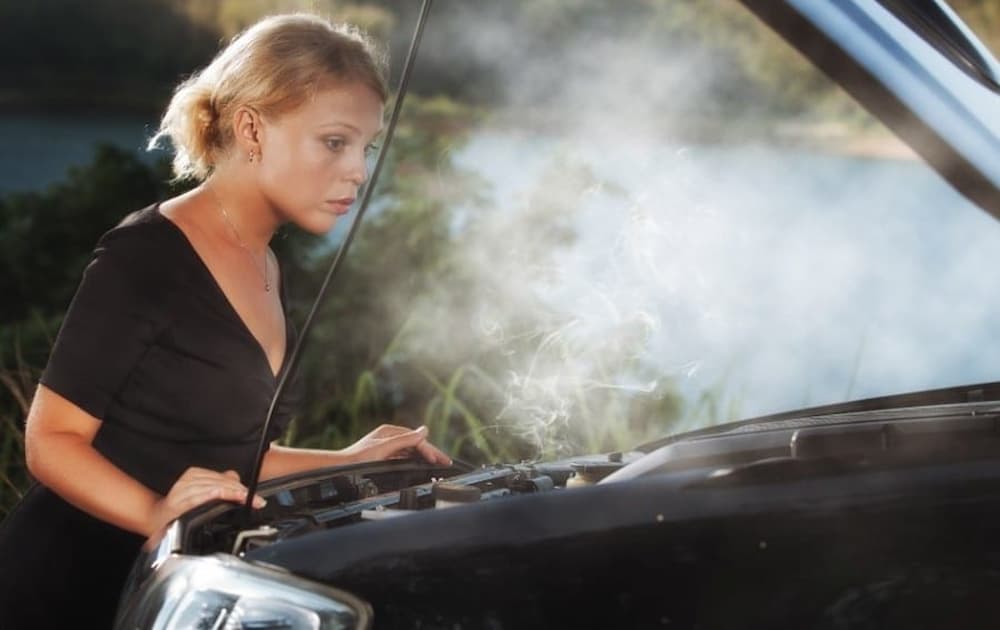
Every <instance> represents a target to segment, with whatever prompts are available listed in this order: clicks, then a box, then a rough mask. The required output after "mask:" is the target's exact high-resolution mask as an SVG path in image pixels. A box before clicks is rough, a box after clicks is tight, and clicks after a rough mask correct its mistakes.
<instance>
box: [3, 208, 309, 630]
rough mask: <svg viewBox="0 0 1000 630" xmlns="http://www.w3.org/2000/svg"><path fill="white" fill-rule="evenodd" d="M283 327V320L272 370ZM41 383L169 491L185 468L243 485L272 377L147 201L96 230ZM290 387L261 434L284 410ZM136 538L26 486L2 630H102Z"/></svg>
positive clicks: (285, 418) (188, 249)
mask: <svg viewBox="0 0 1000 630" xmlns="http://www.w3.org/2000/svg"><path fill="white" fill-rule="evenodd" d="M284 293H285V291H284V282H282V296H281V298H282V304H283V305H284V304H285V295H284ZM286 321H288V318H287V317H286ZM293 337H294V331H293V329H292V327H291V325H290V324H289V325H287V326H286V342H287V343H286V352H285V363H286V365H282V368H281V370H282V371H283V370H284V369H285V368H286V366H287V360H288V355H289V353H290V351H291V348H292V341H293ZM279 376H280V372H279ZM41 382H42V383H44V384H45V385H46V386H47V387H49V388H50V389H52V390H53V391H55V392H57V393H58V394H60V395H62V396H63V397H65V398H66V399H68V400H70V401H71V402H73V403H75V404H76V405H77V406H79V407H80V408H82V409H84V410H85V411H86V412H88V413H89V414H91V415H92V416H95V417H97V418H100V419H101V420H102V422H101V426H100V428H99V429H98V432H97V435H96V436H95V438H94V441H93V445H94V448H95V449H96V450H97V451H98V452H100V453H102V454H103V455H104V456H105V457H107V458H108V459H109V460H110V461H111V462H112V463H114V464H115V465H117V466H118V467H119V468H121V469H122V470H123V471H125V472H126V473H128V474H129V475H131V476H132V477H134V478H136V479H137V480H139V481H140V482H141V483H143V484H145V485H146V486H148V487H149V488H151V489H152V490H154V491H155V492H158V493H160V494H166V493H167V491H168V490H169V489H170V487H171V486H172V485H173V483H174V481H176V479H177V478H178V477H179V476H180V475H181V473H183V472H184V470H186V469H187V468H188V467H190V466H200V467H203V468H209V469H213V470H219V471H222V470H227V469H233V470H236V471H237V472H239V473H240V478H241V480H242V481H244V482H246V481H247V478H248V476H249V475H250V473H251V469H252V467H253V459H254V455H255V452H256V446H257V442H258V440H259V437H260V430H261V429H262V427H263V421H264V418H265V416H266V414H267V409H268V405H269V404H270V401H271V397H272V395H273V393H274V391H275V388H276V386H277V382H278V377H276V376H275V375H274V373H273V372H272V371H271V366H270V364H269V362H268V359H267V355H266V354H265V352H264V349H263V348H262V347H261V345H260V344H259V342H258V341H257V340H256V338H255V337H254V336H253V334H252V333H251V332H250V330H249V329H248V328H247V327H246V325H245V324H244V322H243V320H242V319H241V318H240V316H239V315H238V314H237V312H236V310H235V309H234V308H233V307H232V305H231V304H230V302H229V301H228V299H227V298H226V296H225V294H224V293H223V292H222V289H221V288H220V287H219V285H218V284H217V283H216V281H215V279H214V278H213V276H212V275H211V272H210V271H209V270H208V267H206V266H205V264H204V262H203V261H202V259H201V258H200V257H199V255H198V254H197V252H196V251H195V250H194V248H193V247H192V246H191V244H190V242H189V241H188V240H187V237H186V236H185V235H184V233H183V232H182V231H181V230H180V228H178V227H177V226H176V225H175V224H174V223H173V222H171V221H170V220H169V219H167V218H166V217H165V216H163V215H162V214H161V213H160V211H159V204H155V205H152V206H149V207H147V208H144V209H142V210H139V211H138V212H134V213H132V214H131V215H129V216H128V217H127V218H126V219H125V220H123V221H122V223H121V224H119V225H118V226H117V227H115V228H114V229H112V230H110V231H109V232H107V233H106V234H105V235H104V236H103V237H101V240H100V241H99V242H98V244H97V247H96V249H95V250H94V256H93V259H92V261H91V262H90V264H89V265H88V267H87V269H86V270H85V271H84V275H83V279H82V281H81V283H80V286H79V288H78V289H77V293H76V296H75V297H74V298H73V302H72V303H71V305H70V308H69V310H68V311H67V314H66V318H65V320H64V322H63V325H62V328H61V329H60V331H59V335H58V337H57V339H56V343H55V345H54V346H53V349H52V353H51V355H50V357H49V362H48V364H47V366H46V368H45V371H44V373H43V375H42V378H41ZM288 391H289V392H290V393H289V395H287V396H285V397H284V398H283V400H282V401H281V404H280V405H279V408H278V409H277V412H276V416H275V421H274V423H273V425H272V428H271V430H270V432H269V433H270V435H268V441H271V440H274V439H276V438H277V437H278V436H279V435H280V434H281V433H282V432H283V431H284V429H285V427H286V426H287V424H288V422H289V421H290V419H291V415H292V413H293V410H294V408H295V405H296V403H297V398H298V396H297V391H298V388H296V387H292V388H290V389H289V390H288ZM143 542H144V539H143V538H142V537H140V536H138V535H136V534H133V533H130V532H127V531H124V530H122V529H120V528H118V527H115V526H113V525H110V524H108V523H105V522H103V521H99V520H97V519H95V518H93V517H91V516H89V515H87V514H86V513H84V512H82V511H80V510H78V509H76V508H75V507H73V506H71V505H69V504H68V503H66V502H65V501H63V500H62V499H61V498H60V497H59V496H57V495H56V494H55V493H53V492H52V491H50V490H48V489H47V488H45V487H44V486H41V485H39V484H36V485H34V486H33V487H32V488H31V489H30V490H29V491H28V493H27V495H26V496H25V498H24V499H23V500H22V501H21V502H20V503H19V504H18V506H17V507H16V508H15V509H14V510H13V511H12V512H11V514H10V515H9V516H8V517H7V518H6V519H5V521H4V522H3V523H2V525H0V630H18V629H20V628H25V629H32V630H34V629H39V628H62V627H74V628H88V629H90V628H94V629H98V628H109V627H110V626H111V623H112V619H113V616H114V612H115V606H116V603H117V600H118V596H119V593H120V590H121V587H122V585H123V583H124V580H125V578H126V576H127V574H128V571H129V568H130V566H131V563H132V561H133V559H134V558H135V556H136V554H137V553H138V551H139V549H140V547H141V545H142V543H143Z"/></svg>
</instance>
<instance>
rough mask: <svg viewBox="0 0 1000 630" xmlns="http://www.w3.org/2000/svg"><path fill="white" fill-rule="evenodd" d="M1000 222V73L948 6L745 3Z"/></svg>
mask: <svg viewBox="0 0 1000 630" xmlns="http://www.w3.org/2000/svg"><path fill="white" fill-rule="evenodd" d="M741 2H742V3H743V4H744V5H745V6H746V7H747V8H749V9H750V10H751V11H753V12H754V13H755V14H757V16H758V17H760V18H761V19H762V20H763V21H764V22H765V23H767V24H768V25H769V26H770V27H771V28H773V29H774V30H775V31H777V32H778V34H779V35H781V36H782V37H783V38H784V39H786V40H787V41H788V42H789V43H791V44H792V45H793V46H795V47H796V48H797V49H798V50H799V51H800V52H801V53H802V54H803V55H805V56H806V57H807V58H808V59H809V60H810V61H812V62H813V63H814V64H815V65H816V66H817V67H818V68H820V69H821V70H823V71H824V72H825V73H826V74H828V75H829V76H830V77H831V78H833V79H834V80H835V81H836V82H837V83H839V84H840V85H841V86H843V87H844V89H845V90H847V92H849V93H850V94H851V95H852V96H853V97H854V98H855V99H856V100H857V101H859V102H860V103H861V104H862V105H864V106H865V107H866V108H867V109H868V110H869V111H870V112H871V113H872V114H874V115H875V116H876V117H878V118H880V119H881V120H882V121H883V122H884V123H885V124H886V125H887V126H888V127H889V128H891V129H892V130H893V131H894V132H895V133H896V134H897V135H898V136H899V137H900V138H901V139H902V140H903V141H905V142H906V143H908V144H909V145H910V146H911V147H912V148H913V149H914V150H915V151H916V152H917V153H918V154H920V155H921V156H922V157H923V158H924V159H925V160H926V161H927V162H928V163H929V164H930V165H931V166H932V167H933V168H934V169H935V170H937V171H938V172H939V173H940V174H941V175H942V176H943V177H944V178H945V179H946V180H948V181H949V182H950V183H951V184H952V185H953V186H954V187H955V188H956V189H957V190H958V191H959V192H961V193H962V194H963V195H965V196H966V197H968V198H969V199H970V200H972V201H973V202H974V203H976V204H977V205H979V206H980V207H981V208H982V209H984V210H985V211H987V212H989V213H990V214H992V215H993V216H994V217H998V218H1000V116H998V115H997V112H998V111H1000V86H998V83H997V81H998V77H1000V69H998V67H1000V66H998V64H997V62H996V60H995V58H994V57H993V56H992V55H991V54H990V52H989V51H988V50H987V49H986V47H985V46H983V44H982V43H981V42H979V41H978V40H977V39H976V37H975V35H974V34H973V33H972V32H971V31H970V30H969V29H968V28H967V27H966V26H965V25H964V24H963V23H962V21H961V20H960V19H959V18H958V16H956V15H955V14H954V12H952V11H951V10H950V9H949V8H948V7H947V5H945V4H944V3H942V2H940V1H938V0H880V1H876V0H828V1H825V2H814V1H813V0H741Z"/></svg>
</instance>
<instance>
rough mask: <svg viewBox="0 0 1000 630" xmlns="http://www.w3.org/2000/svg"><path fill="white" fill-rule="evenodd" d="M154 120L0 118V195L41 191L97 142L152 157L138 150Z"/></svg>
mask: <svg viewBox="0 0 1000 630" xmlns="http://www.w3.org/2000/svg"><path fill="white" fill-rule="evenodd" d="M156 122H157V121H156V120H155V119H148V120H147V119H146V118H142V117H139V116H131V117H130V116H121V115H117V116H95V115H71V114H67V115H61V116H56V115H48V114H47V115H31V114H6V115H0V194H3V193H8V192H24V191H32V190H36V191H37V190H42V189H44V188H45V187H47V186H49V185H50V184H53V183H55V182H58V181H60V180H62V179H64V178H65V176H66V171H67V169H69V168H70V167H71V166H82V165H85V164H87V163H89V162H90V161H91V160H92V159H93V155H94V146H95V144H96V143H99V142H103V143H108V144H113V145H115V146H118V147H121V148H123V149H126V150H132V151H135V152H136V154H137V155H142V156H143V157H144V159H149V160H152V159H153V155H154V154H150V153H146V152H145V151H144V147H145V145H146V142H147V140H148V138H149V137H150V136H152V130H153V129H155V127H156Z"/></svg>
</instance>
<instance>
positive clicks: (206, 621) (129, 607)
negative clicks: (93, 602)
mask: <svg viewBox="0 0 1000 630" xmlns="http://www.w3.org/2000/svg"><path fill="white" fill-rule="evenodd" d="M370 625H371V607H370V606H369V605H368V604H367V603H365V602H364V601H362V600H360V599H358V598H357V597H355V596H353V595H351V594H350V593H346V592H344V591H340V590H337V589H334V588H329V587H326V586H323V585H322V584H317V583H315V582H311V581H309V580H305V579H302V578H298V577H295V576H293V575H291V574H289V573H285V572H283V571H281V570H279V569H272V568H268V567H263V566H260V565H255V564H250V563H248V562H244V561H243V560H240V559H239V558H236V557H235V556H228V555H225V554H217V555H214V556H176V555H174V556H171V557H169V558H166V559H165V560H163V561H162V563H161V564H160V566H159V567H158V569H157V571H156V573H155V575H153V576H152V577H151V578H150V579H149V581H148V582H147V583H146V584H145V585H144V587H143V588H142V590H141V591H139V592H136V593H134V594H133V595H132V597H130V598H129V599H128V600H127V601H123V602H122V607H121V609H120V610H119V616H118V620H117V621H116V622H115V628H116V630H139V629H141V630H146V629H147V628H151V629H153V630H182V629H183V630H249V629H251V628H252V629H253V630H340V629H348V628H350V629H355V628H368V627H369V626H370Z"/></svg>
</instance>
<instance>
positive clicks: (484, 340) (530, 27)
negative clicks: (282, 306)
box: [309, 1, 1000, 459]
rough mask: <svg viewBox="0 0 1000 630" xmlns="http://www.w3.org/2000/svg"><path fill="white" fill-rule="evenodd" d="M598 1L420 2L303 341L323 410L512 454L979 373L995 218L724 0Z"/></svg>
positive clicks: (998, 234) (985, 360) (996, 236)
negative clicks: (376, 177)
mask: <svg viewBox="0 0 1000 630" xmlns="http://www.w3.org/2000/svg"><path fill="white" fill-rule="evenodd" d="M599 5H600V3H592V2H584V3H574V4H573V5H572V6H571V7H567V6H566V5H565V3H495V4H494V5H490V6H488V7H487V6H481V5H470V4H468V3H459V2H447V1H444V2H440V3H438V4H437V5H436V6H435V9H434V12H433V14H432V20H431V26H430V28H429V29H428V32H427V33H426V35H425V39H424V41H423V43H422V48H421V51H420V56H419V60H418V71H417V74H416V77H415V79H414V83H413V84H412V86H411V91H410V93H409V94H408V95H407V97H406V98H407V101H406V103H405V107H404V110H403V114H402V121H401V128H400V132H399V135H398V137H397V138H396V140H395V144H394V146H393V148H392V153H391V155H390V164H391V166H390V169H389V170H388V171H387V172H386V173H385V174H384V177H383V178H382V179H381V181H380V182H379V189H378V192H377V195H376V199H377V201H376V202H375V204H374V206H373V208H372V211H371V213H370V215H369V216H368V217H366V223H365V224H364V225H363V227H362V228H361V232H360V234H359V237H358V241H357V242H356V244H355V246H354V247H353V249H352V251H351V252H350V254H349V259H350V261H351V262H350V263H349V264H348V266H347V268H345V269H344V273H343V274H342V275H341V277H340V278H339V279H338V280H337V282H336V283H335V287H334V289H333V293H334V294H333V296H332V297H331V300H330V304H331V306H330V307H329V308H328V310H327V311H326V312H325V313H324V315H323V323H322V324H321V325H320V327H319V329H320V330H319V334H318V335H317V338H316V340H315V341H314V342H312V346H311V348H310V349H309V352H310V354H311V356H312V360H311V361H309V363H310V364H311V365H312V366H314V367H315V366H318V365H319V364H321V363H325V362H329V361H332V362H333V364H335V365H348V366H351V370H349V371H346V372H343V373H340V374H338V375H337V377H336V378H335V379H334V380H333V381H332V382H331V383H326V384H323V385H324V386H332V387H334V388H335V390H334V391H337V392H339V398H340V399H341V400H349V401H351V402H352V404H354V405H355V407H354V408H353V409H350V410H348V414H349V415H350V414H353V417H358V416H364V415H365V414H368V413H389V414H391V415H392V417H395V418H397V419H400V418H402V419H404V420H414V421H427V422H428V423H429V424H430V426H431V428H432V435H435V436H436V437H437V439H439V440H440V441H442V442H444V443H445V444H451V445H452V446H453V447H454V448H456V449H457V451H458V452H459V453H462V452H463V449H465V451H464V452H465V453H469V452H472V453H473V457H475V455H476V454H478V455H479V457H480V458H483V459H488V458H491V457H492V458H497V457H500V458H502V457H504V456H505V455H509V454H510V453H512V452H514V453H516V454H517V455H519V456H523V455H527V456H529V457H531V456H541V455H543V454H544V455H553V454H555V455H558V454H565V453H569V452H574V453H579V452H580V451H581V449H586V450H598V451H599V450H608V449H616V448H625V447H627V446H628V445H629V443H631V444H636V443H638V442H639V441H641V440H642V439H644V438H649V437H654V436H662V435H665V434H669V433H676V432H680V431H685V430H690V429H695V428H701V427H704V426H709V425H712V424H717V423H721V422H726V421H730V420H736V419H739V418H744V417H751V416H755V415H761V414H765V413H771V412H778V411H784V410H789V409H794V408H799V407H804V406H811V405H818V404H827V403H835V402H839V401H846V400H851V399H859V398H865V397H873V396H879V395H886V394H893V393H901V392H909V391H918V390H925V389H930V388H939V387H945V386H952V385H958V384H965V383H976V382H986V381H993V380H997V376H998V374H997V372H996V366H995V365H994V364H993V362H992V361H991V360H990V356H991V353H989V352H984V348H986V347H988V344H989V343H990V339H991V334H990V333H991V330H993V328H994V324H993V321H992V320H993V318H992V317H991V313H992V312H994V311H995V310H996V309H993V308H992V306H991V305H992V304H994V303H996V302H997V301H998V300H1000V297H998V296H1000V292H998V291H997V290H996V289H997V280H996V279H994V278H993V277H992V276H993V273H992V272H991V271H990V269H991V267H992V265H991V258H992V252H994V251H997V249H998V248H1000V225H998V224H997V222H996V220H995V219H994V218H992V217H991V216H989V215H988V214H986V213H985V212H983V211H982V210H981V209H979V208H978V207H976V206H975V205H973V204H972V203H970V202H969V201H967V200H966V199H964V198H963V197H962V196H961V195H959V194H958V193H957V192H955V190H953V189H952V188H951V187H950V186H949V185H948V184H947V183H946V182H945V181H944V180H943V179H942V178H941V177H940V176H939V175H938V174H937V173H936V172H935V171H933V170H932V169H931V168H930V167H928V166H927V165H926V164H925V163H924V162H923V161H922V160H921V159H920V158H919V157H917V156H916V155H915V154H914V152H913V151H912V150H911V149H909V148H908V147H907V146H906V145H905V144H903V143H902V142H901V141H899V140H897V139H896V138H895V137H894V136H893V135H892V133H891V132H889V131H888V130H887V129H886V128H885V127H884V126H883V125H882V124H881V123H880V122H878V121H877V120H875V119H874V118H873V117H872V116H870V115H868V114H867V113H866V112H865V111H864V110H863V109H862V108H861V107H860V106H859V105H858V104H856V103H855V102H854V101H852V100H851V98H850V97H849V96H847V95H846V94H845V93H844V92H843V91H842V90H841V89H840V88H839V87H838V86H837V85H836V84H834V83H833V82H832V81H831V80H829V79H828V78H827V77H825V76H824V75H822V74H821V73H820V72H819V71H817V70H816V69H815V68H813V67H812V66H811V64H810V63H809V62H808V61H806V60H805V59H804V58H802V57H801V56H800V55H799V54H798V53H796V52H795V51H794V50H793V49H792V48H791V47H790V46H789V45H788V44H787V43H785V42H784V41H783V40H781V39H780V38H779V37H778V36H777V35H775V34H774V33H772V32H771V31H769V30H768V28H767V27H766V26H764V25H763V24H762V23H760V22H759V21H758V20H757V19H756V18H755V17H754V16H753V15H752V14H750V13H749V12H747V11H746V9H744V8H743V7H742V6H741V5H739V4H738V3H734V2H712V3H697V4H694V3H652V4H649V3H644V4H642V5H641V6H634V7H631V8H630V9H628V10H619V9H618V8H617V7H616V8H615V9H613V10H612V9H611V8H610V7H603V9H602V7H601V6H599ZM403 30H405V29H403ZM515 42H516V45H515ZM455 95H459V96H455ZM342 234H343V232H342V231H339V232H337V233H336V234H334V235H333V236H332V240H333V241H336V240H337V239H338V238H340V237H342ZM313 371H314V373H315V372H318V371H321V370H313ZM318 386H320V384H318V383H314V387H318ZM311 395H312V396H316V397H322V392H320V391H317V390H315V389H314V390H313V391H312V392H311Z"/></svg>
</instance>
